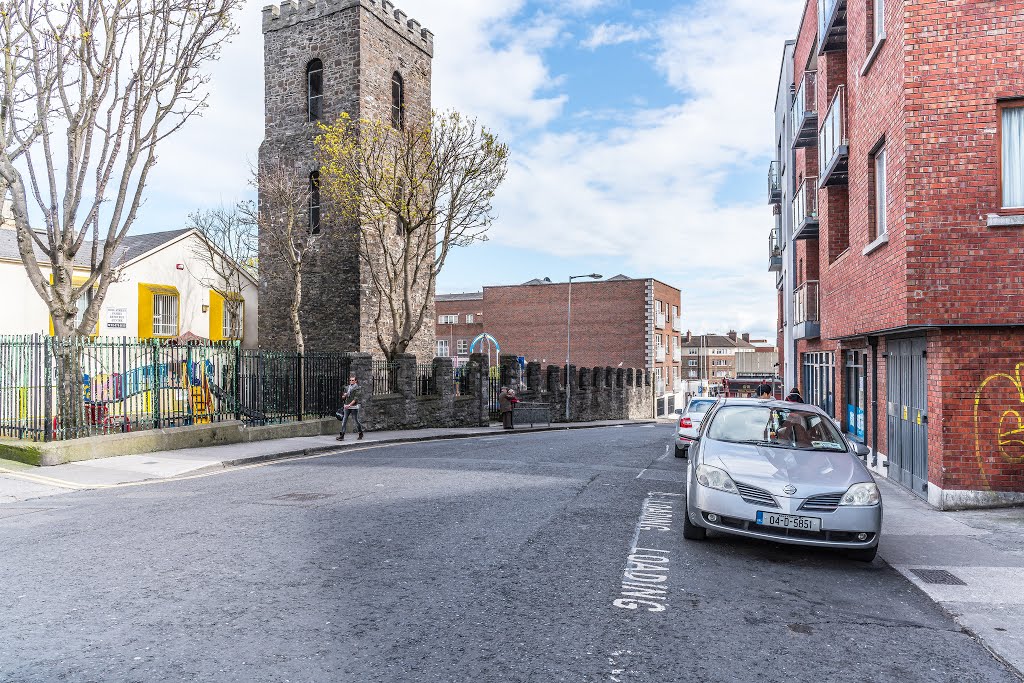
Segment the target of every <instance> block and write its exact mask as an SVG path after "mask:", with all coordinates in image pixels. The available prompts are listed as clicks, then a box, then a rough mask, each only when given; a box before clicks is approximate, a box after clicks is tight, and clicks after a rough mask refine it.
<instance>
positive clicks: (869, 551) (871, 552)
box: [846, 545, 878, 562]
mask: <svg viewBox="0 0 1024 683" xmlns="http://www.w3.org/2000/svg"><path fill="white" fill-rule="evenodd" d="M877 554H878V546H877V545H876V546H875V547H874V548H865V549H864V550H851V551H849V552H847V553H846V555H847V556H848V557H849V558H850V559H851V560H856V561H857V562H871V561H873V560H874V559H875V555H877Z"/></svg>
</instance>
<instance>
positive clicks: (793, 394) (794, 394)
mask: <svg viewBox="0 0 1024 683" xmlns="http://www.w3.org/2000/svg"><path fill="white" fill-rule="evenodd" d="M786 400H787V401H789V402H791V403H803V402H804V397H803V396H801V395H800V390H799V389H797V388H796V387H793V388H792V389H790V390H789V396H787V397H786Z"/></svg>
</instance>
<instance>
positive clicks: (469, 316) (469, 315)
mask: <svg viewBox="0 0 1024 683" xmlns="http://www.w3.org/2000/svg"><path fill="white" fill-rule="evenodd" d="M474 321H476V316H475V315H473V314H472V313H467V314H466V324H467V325H468V324H470V323H472V322H474Z"/></svg>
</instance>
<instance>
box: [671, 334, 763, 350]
mask: <svg viewBox="0 0 1024 683" xmlns="http://www.w3.org/2000/svg"><path fill="white" fill-rule="evenodd" d="M702 339H703V343H701V340H702ZM682 346H683V348H689V349H694V348H701V347H708V348H713V349H728V348H737V349H752V348H754V345H753V344H750V343H748V342H745V341H743V338H742V337H736V341H733V340H732V339H730V338H729V337H728V336H727V335H724V334H704V335H700V334H698V335H694V336H693V338H692V339H691V340H690V341H686V337H683V342H682Z"/></svg>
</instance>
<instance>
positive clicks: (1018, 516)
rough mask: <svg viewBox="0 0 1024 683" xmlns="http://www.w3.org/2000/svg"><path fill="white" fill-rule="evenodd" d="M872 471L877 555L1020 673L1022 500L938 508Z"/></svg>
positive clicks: (1023, 638)
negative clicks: (878, 505) (1012, 504)
mask: <svg viewBox="0 0 1024 683" xmlns="http://www.w3.org/2000/svg"><path fill="white" fill-rule="evenodd" d="M876 479H878V481H879V486H880V488H881V489H882V503H883V505H884V506H885V516H884V519H883V522H882V541H881V546H880V547H879V556H880V557H881V558H882V559H883V560H884V561H885V562H886V563H888V564H889V565H891V566H892V567H893V568H895V569H896V570H897V571H899V572H900V573H901V574H903V575H904V576H905V577H907V579H909V580H910V581H911V582H913V583H914V585H916V586H917V587H918V588H920V589H921V590H922V591H924V592H925V593H927V594H928V596H929V597H931V598H932V599H933V600H934V601H935V602H937V603H939V605H941V606H942V607H943V608H944V609H945V610H946V611H947V612H949V613H950V614H951V615H952V616H953V618H954V619H955V620H956V621H957V623H959V624H960V625H961V626H962V627H963V628H965V629H967V630H969V631H971V632H972V633H974V634H975V635H976V636H977V637H978V638H979V640H981V642H982V643H984V644H985V646H986V647H987V648H989V650H990V651H992V652H993V654H995V655H996V656H997V657H999V658H1000V659H1002V660H1003V661H1004V662H1005V663H1007V664H1008V665H1010V666H1011V667H1013V668H1015V669H1016V670H1017V672H1018V673H1019V674H1021V675H1022V678H1024V508H1002V509H996V510H965V511H962V512H940V511H938V510H936V509H934V508H932V507H930V506H928V504H927V503H925V502H924V501H923V500H920V499H918V498H915V497H914V496H913V495H911V494H910V493H909V492H907V491H906V490H904V489H902V488H900V487H899V486H897V485H895V484H892V483H890V482H889V481H887V480H886V479H884V478H882V477H876Z"/></svg>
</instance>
